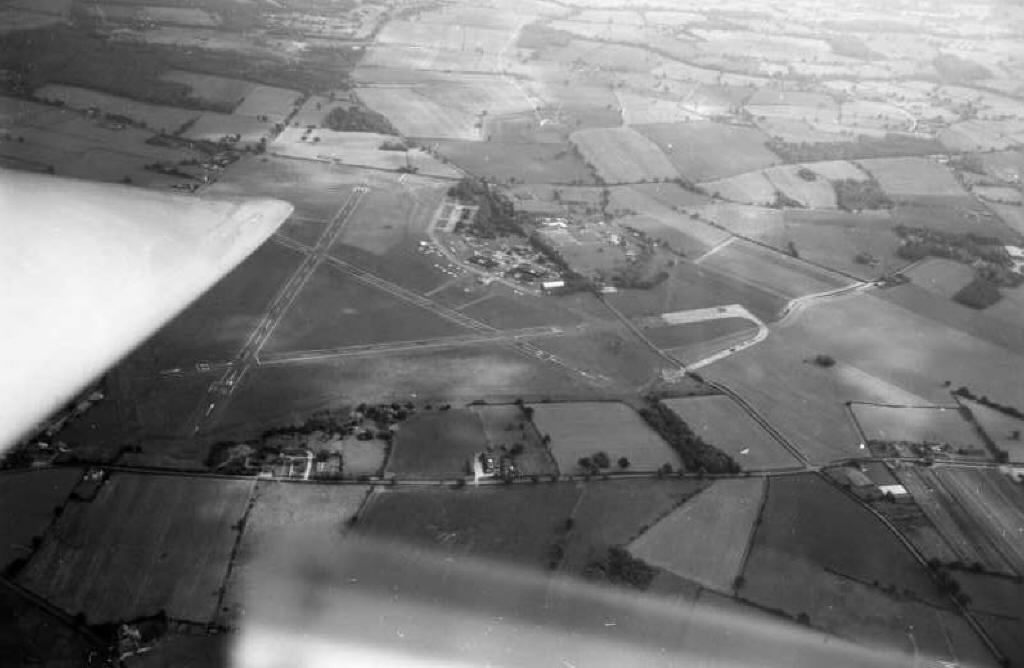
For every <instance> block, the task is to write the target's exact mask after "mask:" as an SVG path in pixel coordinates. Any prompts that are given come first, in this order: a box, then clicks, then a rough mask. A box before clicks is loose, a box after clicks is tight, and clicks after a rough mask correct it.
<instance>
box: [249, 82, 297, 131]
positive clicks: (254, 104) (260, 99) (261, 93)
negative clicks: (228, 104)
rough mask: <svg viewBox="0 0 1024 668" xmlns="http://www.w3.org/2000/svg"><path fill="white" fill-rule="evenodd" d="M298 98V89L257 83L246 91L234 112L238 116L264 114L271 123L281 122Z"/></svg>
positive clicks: (290, 111) (292, 108)
mask: <svg viewBox="0 0 1024 668" xmlns="http://www.w3.org/2000/svg"><path fill="white" fill-rule="evenodd" d="M298 99H299V93H298V91H294V90H288V89H287V88H275V87H274V86H263V85H257V86H254V87H253V89H252V90H250V91H249V92H248V93H246V95H245V99H244V100H242V103H241V104H240V105H238V106H237V107H235V111H234V113H235V114H238V115H240V116H253V117H255V116H265V117H266V118H267V119H268V120H269V121H270V122H271V123H281V122H284V119H285V118H287V117H288V115H289V114H290V113H292V111H293V110H294V108H295V103H296V102H297V101H298Z"/></svg>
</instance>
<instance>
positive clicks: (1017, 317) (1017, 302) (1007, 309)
mask: <svg viewBox="0 0 1024 668" xmlns="http://www.w3.org/2000/svg"><path fill="white" fill-rule="evenodd" d="M1022 222H1024V220H1022ZM1021 229H1024V227H1022V228H1021ZM1000 294H1002V295H1003V298H1002V299H1000V300H999V301H998V302H996V303H995V304H993V305H992V306H989V307H988V308H987V309H985V315H987V316H990V317H992V318H995V319H997V320H1001V321H1003V322H1007V323H1010V324H1011V325H1015V326H1016V327H1017V328H1018V329H1024V287H1022V286H1017V287H1016V288H1003V289H1002V290H1000Z"/></svg>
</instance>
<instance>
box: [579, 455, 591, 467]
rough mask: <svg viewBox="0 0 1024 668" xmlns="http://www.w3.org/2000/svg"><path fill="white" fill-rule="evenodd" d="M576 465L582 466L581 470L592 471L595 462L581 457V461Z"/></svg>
mask: <svg viewBox="0 0 1024 668" xmlns="http://www.w3.org/2000/svg"><path fill="white" fill-rule="evenodd" d="M576 463H577V464H579V465H580V468H581V469H590V468H591V467H592V466H593V465H594V462H592V461H591V460H590V457H580V458H579V461H577V462H576Z"/></svg>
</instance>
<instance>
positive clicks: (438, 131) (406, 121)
mask: <svg viewBox="0 0 1024 668" xmlns="http://www.w3.org/2000/svg"><path fill="white" fill-rule="evenodd" d="M358 95H359V99H360V100H362V101H363V103H364V104H366V106H368V107H369V108H371V109H373V110H374V111H376V112H378V113H380V114H383V115H384V116H386V117H387V119H388V120H389V121H391V123H392V125H394V126H395V127H396V128H397V129H398V131H399V132H401V133H402V134H403V135H405V136H407V137H430V138H434V139H469V140H479V139H481V132H480V128H479V127H477V126H476V124H477V122H478V121H479V119H478V118H477V117H476V116H475V115H474V114H473V113H471V112H470V111H467V110H462V109H457V108H455V107H446V106H444V105H442V104H439V103H437V102H435V101H434V100H432V99H429V98H427V97H425V96H424V95H423V94H422V93H421V92H420V91H419V90H417V89H413V88H392V87H388V88H375V87H363V88H360V89H359V90H358Z"/></svg>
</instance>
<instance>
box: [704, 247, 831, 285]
mask: <svg viewBox="0 0 1024 668" xmlns="http://www.w3.org/2000/svg"><path fill="white" fill-rule="evenodd" d="M701 266H702V267H703V268H704V269H706V270H710V271H715V272H721V273H724V274H727V275H729V276H731V277H733V278H736V279H737V280H740V281H743V282H745V283H749V284H752V285H755V286H757V287H758V288H760V289H762V290H765V291H766V292H770V293H771V294H774V295H777V296H779V297H782V298H784V299H792V298H794V297H802V296H804V295H809V294H816V293H819V292H827V291H829V290H835V289H836V288H840V287H843V286H844V285H847V284H848V283H849V281H848V279H846V278H844V277H842V276H838V275H836V274H832V273H828V272H826V271H824V270H822V269H819V268H817V267H814V266H812V265H810V264H807V263H806V262H801V261H800V260H797V259H795V258H792V257H789V256H787V255H785V254H784V253H780V252H778V251H774V250H770V249H766V248H763V247H761V246H757V245H755V244H752V243H750V242H748V241H743V240H739V239H738V240H736V241H734V242H732V243H730V244H729V245H728V246H725V247H723V248H722V249H721V250H719V251H717V252H716V253H714V254H713V255H710V256H709V257H708V258H707V259H705V260H703V261H702V262H701Z"/></svg>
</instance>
